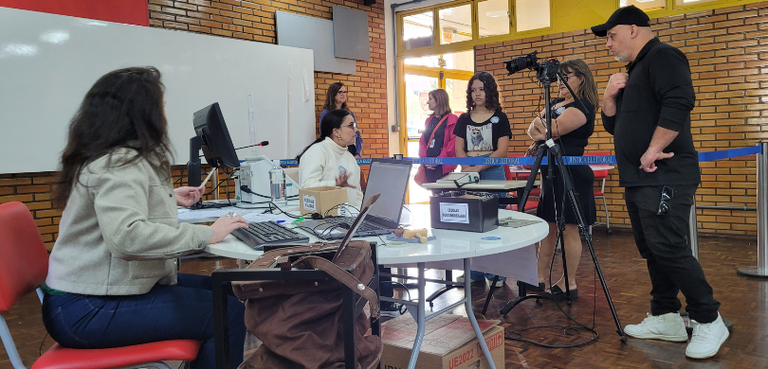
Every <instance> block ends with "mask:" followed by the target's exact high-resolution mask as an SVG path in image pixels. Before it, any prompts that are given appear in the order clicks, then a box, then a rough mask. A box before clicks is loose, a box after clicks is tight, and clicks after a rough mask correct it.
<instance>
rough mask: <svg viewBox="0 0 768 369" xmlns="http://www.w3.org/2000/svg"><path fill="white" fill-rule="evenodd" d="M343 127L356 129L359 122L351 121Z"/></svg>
mask: <svg viewBox="0 0 768 369" xmlns="http://www.w3.org/2000/svg"><path fill="white" fill-rule="evenodd" d="M342 127H347V128H352V129H355V128H357V123H355V122H352V123H349V124H345V125H343V126H342Z"/></svg>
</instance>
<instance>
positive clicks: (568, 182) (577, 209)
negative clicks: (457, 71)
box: [546, 139, 627, 342]
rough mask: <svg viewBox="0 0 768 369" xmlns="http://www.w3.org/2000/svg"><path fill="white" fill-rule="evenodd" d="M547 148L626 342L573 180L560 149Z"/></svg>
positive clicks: (612, 312) (554, 147)
mask: <svg viewBox="0 0 768 369" xmlns="http://www.w3.org/2000/svg"><path fill="white" fill-rule="evenodd" d="M546 143H547V146H548V147H549V149H550V152H552V153H553V154H554V155H555V158H556V160H557V166H558V168H559V169H560V173H561V175H562V177H563V183H564V184H565V189H566V192H567V194H568V199H569V200H570V203H571V206H572V208H573V212H574V215H575V216H576V219H577V220H578V223H579V230H580V231H581V233H582V234H583V235H584V236H585V237H584V238H585V240H586V243H587V248H588V249H589V253H590V256H591V257H592V262H593V263H594V264H595V270H596V271H597V276H598V278H599V279H600V284H601V285H602V286H603V292H604V293H605V298H606V300H607V301H608V306H609V307H610V308H611V314H612V315H613V321H614V323H615V324H616V333H618V334H619V336H621V341H622V342H627V336H626V334H624V329H623V328H621V322H620V321H619V316H618V314H616V307H615V306H614V305H613V300H612V299H611V294H610V292H608V285H606V283H605V278H604V277H603V272H602V270H601V269H600V264H599V263H598V262H597V256H596V255H595V247H594V245H593V244H592V237H591V236H590V235H589V232H587V225H586V222H585V221H584V215H583V213H582V212H581V206H580V205H579V203H578V201H577V199H576V192H575V191H574V189H573V179H572V178H571V176H570V173H569V172H567V171H566V170H565V162H564V161H563V156H562V153H561V152H560V148H559V147H558V146H557V144H556V143H555V142H554V141H553V140H551V139H550V140H547V142H546Z"/></svg>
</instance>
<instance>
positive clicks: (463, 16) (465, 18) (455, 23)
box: [438, 4, 472, 45]
mask: <svg viewBox="0 0 768 369" xmlns="http://www.w3.org/2000/svg"><path fill="white" fill-rule="evenodd" d="M438 14H439V19H438V22H439V25H440V44H441V45H445V44H452V43H455V42H461V41H468V40H472V4H467V5H461V6H456V7H453V8H445V9H440V11H438Z"/></svg>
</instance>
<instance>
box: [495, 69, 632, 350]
mask: <svg viewBox="0 0 768 369" xmlns="http://www.w3.org/2000/svg"><path fill="white" fill-rule="evenodd" d="M557 78H560V79H561V80H562V81H563V83H564V84H565V86H566V88H567V89H568V91H569V92H570V93H571V95H572V96H574V97H575V96H576V94H574V92H573V90H572V89H571V86H569V85H568V82H567V80H566V79H564V78H563V76H562V75H561V74H560V72H559V71H558V72H557ZM539 80H540V81H541V83H542V84H543V86H544V87H543V88H544V103H545V110H544V111H545V117H546V128H547V133H546V136H547V140H546V141H545V143H544V144H542V145H540V146H539V150H538V152H537V154H536V159H535V161H534V163H533V167H532V168H531V173H530V175H529V176H528V182H526V185H525V189H524V190H523V193H522V195H521V196H520V201H519V203H518V205H517V208H518V209H525V203H526V202H527V200H528V195H529V194H530V192H531V189H532V188H533V184H534V181H535V179H536V174H537V173H538V172H539V167H540V165H541V161H542V159H543V158H544V156H545V155H546V156H547V158H548V159H547V167H548V177H549V178H552V180H553V185H554V186H555V191H553V192H557V187H556V186H557V183H556V180H555V179H556V178H555V169H557V171H558V172H559V175H560V177H561V178H562V182H563V184H564V186H565V194H566V196H567V197H568V200H569V202H570V205H571V207H572V209H573V213H574V215H575V217H576V220H577V223H578V227H579V232H580V233H581V235H582V236H583V237H584V240H585V241H586V243H587V248H588V249H589V253H590V255H591V256H592V262H593V263H594V265H595V270H596V271H597V275H598V277H599V279H600V284H601V285H602V286H603V292H604V293H605V298H606V299H607V300H608V305H609V307H610V309H611V314H612V315H613V320H614V322H615V323H616V333H618V334H619V336H621V341H622V342H626V341H627V337H626V335H625V334H624V330H623V329H622V327H621V322H619V317H618V315H617V314H616V308H615V307H614V305H613V300H612V299H611V294H610V292H608V286H607V285H606V284H605V278H604V277H603V272H602V271H601V270H600V265H599V263H598V262H597V256H596V255H595V248H594V246H593V244H592V236H591V235H590V234H589V231H588V229H587V225H586V221H585V220H584V215H583V213H582V210H581V205H580V204H579V202H578V200H577V199H576V192H575V190H574V187H573V179H572V178H571V174H570V172H568V170H567V169H566V166H565V162H564V161H563V155H562V154H563V153H562V150H561V148H560V146H559V145H558V144H557V143H555V141H554V140H553V139H552V129H551V127H552V116H551V109H552V101H551V100H550V94H549V88H550V84H551V82H552V79H551V78H547V77H546V76H543V77H542V76H541V75H540V76H539ZM576 101H578V102H579V104H582V103H581V101H580V100H579V99H578V98H577V99H576ZM585 110H586V109H585ZM543 175H544V173H542V176H543ZM554 203H555V208H556V210H557V212H556V214H557V217H558V219H557V240H558V242H559V245H560V248H561V250H562V251H561V253H562V259H563V276H564V278H565V294H564V295H565V298H566V301H567V303H568V304H569V305H570V303H571V295H570V288H569V282H568V267H567V263H566V257H565V241H564V238H563V231H564V230H565V217H564V216H563V215H562V214H563V212H562V209H558V208H561V207H562V206H560V205H559V202H558V201H554ZM532 298H535V299H540V298H555V297H554V296H545V295H539V294H532V295H526V296H520V297H518V298H517V299H516V300H514V301H510V302H508V303H507V304H506V305H504V307H503V308H502V309H501V310H500V311H499V313H500V314H501V315H502V316H504V317H506V316H507V314H508V313H509V311H510V310H512V309H513V308H514V307H515V306H517V305H518V304H519V303H521V302H523V301H525V300H528V299H532Z"/></svg>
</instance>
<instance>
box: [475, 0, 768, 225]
mask: <svg viewBox="0 0 768 369" xmlns="http://www.w3.org/2000/svg"><path fill="white" fill-rule="evenodd" d="M767 15H768V2H762V3H755V4H750V5H744V6H735V7H730V8H722V9H717V10H707V11H701V12H696V13H689V14H685V15H677V16H670V17H665V18H659V19H655V20H652V28H653V30H654V31H655V32H656V34H657V35H658V37H659V38H660V39H661V41H663V42H667V43H669V44H671V45H674V46H675V47H678V48H679V49H680V50H682V51H683V52H684V53H685V54H686V55H687V56H688V59H689V61H690V65H691V72H692V79H693V85H694V89H695V91H696V107H695V108H694V110H693V112H692V115H691V120H692V132H693V140H694V144H695V146H696V148H697V150H698V151H699V152H707V151H715V150H724V149H729V148H738V147H747V146H753V145H755V144H756V143H758V142H760V141H761V140H762V141H766V140H767V139H768V111H766V108H768V104H766V103H765V101H766V97H765V96H766V95H768V89H766V88H768V77H767V76H766V74H765V73H766V71H768V69H766V67H768V53H766V51H768V45H767V43H766V41H764V40H763V37H765V36H768V23H764V22H765V21H766V19H767V18H768V17H767ZM533 50H539V58H550V57H554V58H557V59H558V60H564V59H569V58H580V59H583V60H584V61H585V62H587V64H588V65H589V66H590V68H591V69H592V73H593V74H594V76H595V79H596V81H597V84H598V91H599V93H600V94H601V95H602V92H603V91H604V89H605V86H606V85H607V83H608V78H609V77H610V75H611V74H613V73H617V72H621V71H624V63H619V62H616V61H615V60H614V59H613V57H612V56H610V54H609V53H608V49H607V48H606V47H605V39H600V38H596V37H595V36H594V35H592V33H591V32H590V31H589V30H580V31H573V32H567V33H558V34H553V35H548V36H542V37H533V38H528V39H522V40H514V41H507V42H500V43H494V44H487V45H483V46H479V47H477V48H476V65H477V70H478V71H488V72H490V73H492V74H493V75H494V76H495V77H496V79H497V81H498V83H499V86H500V90H501V94H502V97H503V101H504V108H505V111H506V112H507V115H508V116H509V120H510V123H511V125H512V133H513V139H512V141H511V144H510V149H509V152H510V153H521V152H524V150H525V148H526V147H527V146H528V144H529V143H530V142H531V141H530V138H529V137H528V136H527V135H526V130H527V128H528V124H529V123H530V121H531V120H532V118H533V116H534V114H535V113H536V112H538V111H540V109H541V108H542V107H543V101H540V100H539V99H540V96H539V95H540V94H541V89H540V88H539V86H538V85H537V83H534V82H533V81H532V79H535V76H531V75H532V73H531V72H518V73H516V74H513V75H511V76H507V71H506V70H505V68H504V65H503V61H505V60H509V59H510V58H512V57H516V56H520V55H524V54H526V53H529V52H531V51H533ZM554 93H556V91H555V89H553V94H554ZM598 150H599V151H605V150H611V151H612V150H613V138H612V136H611V135H610V134H608V133H607V132H605V130H604V129H603V127H602V122H601V121H600V116H599V113H598V116H597V122H596V127H595V133H594V135H593V136H592V138H591V139H590V144H589V146H588V147H587V151H598ZM701 169H702V185H701V187H700V188H699V190H698V192H697V194H696V201H697V205H710V206H738V207H743V206H750V207H755V206H756V201H757V200H756V194H757V192H756V181H757V177H756V174H755V156H754V155H753V156H751V157H742V158H733V159H726V160H718V161H711V162H703V163H701ZM610 173H611V175H610V177H609V178H608V181H607V183H606V187H607V188H606V192H607V193H606V197H607V201H608V209H609V211H610V215H611V225H612V226H613V225H616V226H618V227H629V219H628V217H627V214H626V210H625V207H624V201H623V190H622V189H621V188H620V187H618V174H617V170H616V169H614V170H612V171H611V172H610ZM597 215H598V220H601V221H604V220H605V212H604V210H603V208H602V204H599V205H598V212H597ZM697 216H698V223H699V224H698V227H699V232H701V233H718V234H732V235H754V234H756V232H757V225H756V224H757V223H756V212H755V211H744V210H738V211H733V210H707V209H705V210H701V209H700V210H698V211H697Z"/></svg>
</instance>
